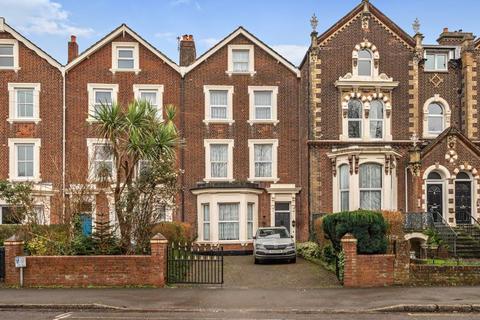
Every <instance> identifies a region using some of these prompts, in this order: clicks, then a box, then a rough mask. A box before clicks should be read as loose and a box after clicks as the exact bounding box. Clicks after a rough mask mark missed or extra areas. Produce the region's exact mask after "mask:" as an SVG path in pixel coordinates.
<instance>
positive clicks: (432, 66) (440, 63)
mask: <svg viewBox="0 0 480 320" xmlns="http://www.w3.org/2000/svg"><path fill="white" fill-rule="evenodd" d="M425 58H426V60H425V71H448V54H447V53H438V52H427V53H426V55H425Z"/></svg>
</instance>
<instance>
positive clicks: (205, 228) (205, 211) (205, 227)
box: [202, 203, 210, 241]
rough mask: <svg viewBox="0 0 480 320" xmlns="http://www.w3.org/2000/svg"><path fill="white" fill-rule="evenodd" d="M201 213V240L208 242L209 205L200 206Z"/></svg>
mask: <svg viewBox="0 0 480 320" xmlns="http://www.w3.org/2000/svg"><path fill="white" fill-rule="evenodd" d="M202 213H203V240H204V241H208V240H210V204H208V203H203V204H202Z"/></svg>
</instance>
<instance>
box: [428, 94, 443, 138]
mask: <svg viewBox="0 0 480 320" xmlns="http://www.w3.org/2000/svg"><path fill="white" fill-rule="evenodd" d="M443 129H444V112H443V106H442V105H441V104H440V103H436V102H433V103H430V105H429V106H428V133H430V134H439V133H441V132H442V131H443Z"/></svg>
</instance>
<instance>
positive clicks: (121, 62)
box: [118, 59, 133, 69]
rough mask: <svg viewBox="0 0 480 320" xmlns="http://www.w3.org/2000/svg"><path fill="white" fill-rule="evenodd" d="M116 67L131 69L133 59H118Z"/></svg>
mask: <svg viewBox="0 0 480 320" xmlns="http://www.w3.org/2000/svg"><path fill="white" fill-rule="evenodd" d="M118 68H120V69H133V60H126V59H119V60H118Z"/></svg>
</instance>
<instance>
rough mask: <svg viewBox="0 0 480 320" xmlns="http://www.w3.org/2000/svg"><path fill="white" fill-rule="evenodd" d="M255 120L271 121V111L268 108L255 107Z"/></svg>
mask: <svg viewBox="0 0 480 320" xmlns="http://www.w3.org/2000/svg"><path fill="white" fill-rule="evenodd" d="M255 119H257V120H270V119H272V109H271V108H270V107H255Z"/></svg>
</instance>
